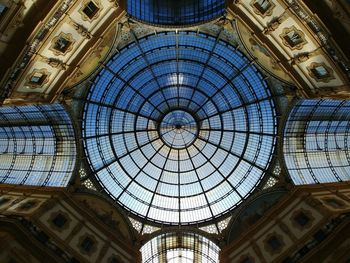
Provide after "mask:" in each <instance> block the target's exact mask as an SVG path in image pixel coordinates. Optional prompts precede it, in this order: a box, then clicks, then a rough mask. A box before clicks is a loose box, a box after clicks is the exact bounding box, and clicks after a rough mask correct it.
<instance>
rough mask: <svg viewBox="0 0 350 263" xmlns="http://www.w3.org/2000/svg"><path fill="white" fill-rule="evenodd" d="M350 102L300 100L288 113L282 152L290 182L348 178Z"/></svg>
mask: <svg viewBox="0 0 350 263" xmlns="http://www.w3.org/2000/svg"><path fill="white" fill-rule="evenodd" d="M349 142H350V101H346V100H301V101H299V102H298V103H297V104H296V105H295V106H294V108H293V109H292V111H291V112H290V114H289V117H288V121H287V123H286V126H285V130H284V145H283V154H284V160H285V163H286V166H287V168H288V172H289V175H290V177H291V178H292V180H293V182H294V184H297V185H301V184H315V183H330V182H340V181H346V180H350V147H349V144H348V143H349Z"/></svg>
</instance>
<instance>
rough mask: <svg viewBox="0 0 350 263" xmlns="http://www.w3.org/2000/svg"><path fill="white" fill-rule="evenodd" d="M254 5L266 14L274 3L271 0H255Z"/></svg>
mask: <svg viewBox="0 0 350 263" xmlns="http://www.w3.org/2000/svg"><path fill="white" fill-rule="evenodd" d="M254 6H255V7H256V8H257V9H258V10H259V11H260V13H262V14H264V13H265V12H266V11H267V10H269V9H270V8H271V6H272V5H271V3H270V1H269V0H255V1H254Z"/></svg>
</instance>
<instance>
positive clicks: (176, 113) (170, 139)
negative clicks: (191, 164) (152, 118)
mask: <svg viewBox="0 0 350 263" xmlns="http://www.w3.org/2000/svg"><path fill="white" fill-rule="evenodd" d="M159 134H160V137H161V139H162V140H163V141H164V142H165V143H166V144H167V145H168V146H169V147H171V148H175V149H181V148H186V147H188V146H189V145H191V144H192V143H193V141H194V140H195V139H196V137H197V134H198V125H197V122H196V120H195V118H194V117H193V116H192V115H191V114H190V113H188V112H186V111H184V110H173V111H170V112H169V113H167V114H166V115H165V116H164V118H163V119H162V121H161V122H160V125H159Z"/></svg>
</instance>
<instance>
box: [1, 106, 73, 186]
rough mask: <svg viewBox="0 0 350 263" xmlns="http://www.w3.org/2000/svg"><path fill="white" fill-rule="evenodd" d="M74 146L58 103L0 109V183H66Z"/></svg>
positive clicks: (62, 110)
mask: <svg viewBox="0 0 350 263" xmlns="http://www.w3.org/2000/svg"><path fill="white" fill-rule="evenodd" d="M75 159H76V145H75V135H74V129H73V126H72V123H71V119H70V117H69V115H68V114H67V112H66V111H65V109H64V108H63V106H62V105H60V104H51V105H31V106H20V107H1V108H0V182H1V183H6V184H24V185H38V186H62V187H63V186H67V184H68V182H69V180H70V178H71V176H72V172H73V169H74V165H75Z"/></svg>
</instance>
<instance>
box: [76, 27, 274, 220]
mask: <svg viewBox="0 0 350 263" xmlns="http://www.w3.org/2000/svg"><path fill="white" fill-rule="evenodd" d="M86 100H87V101H86V103H85V106H84V118H83V119H84V122H83V136H84V147H85V152H86V155H87V156H88V161H89V163H90V166H91V169H92V171H93V172H94V174H95V175H96V178H97V179H98V181H99V182H100V184H101V185H102V186H103V188H104V189H105V190H106V191H107V192H108V193H109V194H110V196H111V197H112V198H113V199H115V200H116V201H117V202H118V203H119V204H121V205H122V206H124V207H125V208H126V209H128V210H129V211H130V212H132V213H134V214H136V215H138V216H141V217H143V218H146V219H148V220H151V221H156V222H161V223H169V224H191V223H196V222H203V221H207V220H211V219H213V218H216V217H219V216H220V215H222V214H224V213H226V212H228V211H230V210H231V209H233V208H234V207H236V206H237V205H238V204H240V203H241V202H242V201H243V200H244V199H245V198H247V197H248V196H249V195H250V193H251V192H252V191H253V190H254V189H255V188H256V186H257V184H258V183H259V182H260V181H261V179H262V178H263V176H264V174H265V171H266V169H267V167H268V165H269V163H270V161H271V158H272V153H273V151H274V145H275V140H276V138H275V136H276V113H275V106H274V102H273V100H272V99H271V94H270V91H269V88H268V87H267V85H266V82H265V81H264V80H263V76H262V75H261V74H260V73H259V71H258V70H257V68H256V67H255V66H254V65H253V64H252V63H251V62H250V61H249V60H248V59H247V58H246V57H245V56H244V55H243V54H242V53H241V52H240V51H239V50H237V49H236V48H235V47H233V46H231V45H229V44H227V43H225V42H223V41H221V40H216V39H215V38H213V37H211V36H209V35H205V34H201V33H197V32H189V31H180V32H178V33H176V32H164V33H158V34H157V35H151V36H148V37H145V38H142V39H139V40H138V42H135V43H132V44H130V45H129V46H127V47H125V48H124V49H123V50H121V51H120V52H119V53H118V54H116V55H115V56H114V57H112V58H111V59H110V60H109V61H108V62H107V63H106V64H105V65H104V67H103V69H102V70H101V71H100V72H99V73H98V75H97V77H96V78H95V80H94V82H93V85H92V87H91V90H90V92H89V94H88V95H87V99H86ZM167 124H169V125H167Z"/></svg>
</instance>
